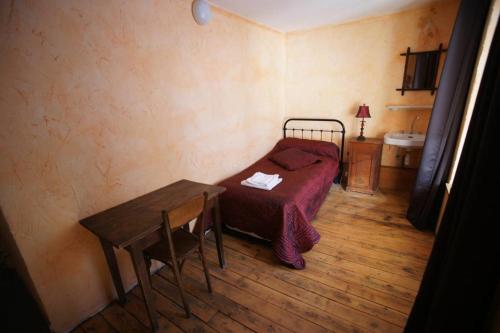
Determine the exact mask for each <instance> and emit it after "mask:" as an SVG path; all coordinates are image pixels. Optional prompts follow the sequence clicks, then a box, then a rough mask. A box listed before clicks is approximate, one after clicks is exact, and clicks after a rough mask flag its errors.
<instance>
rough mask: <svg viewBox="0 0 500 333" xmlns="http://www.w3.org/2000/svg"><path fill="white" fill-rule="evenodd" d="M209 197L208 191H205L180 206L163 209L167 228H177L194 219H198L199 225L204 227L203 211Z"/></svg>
mask: <svg viewBox="0 0 500 333" xmlns="http://www.w3.org/2000/svg"><path fill="white" fill-rule="evenodd" d="M207 197H208V193H206V192H204V193H203V194H200V195H198V196H196V197H193V198H191V199H190V200H189V201H187V202H185V203H183V204H182V205H181V206H179V207H176V208H174V209H171V210H170V211H163V212H162V213H163V214H162V215H163V222H164V224H165V228H168V229H170V230H173V229H177V228H179V227H182V226H184V225H186V224H188V223H189V222H191V221H192V220H193V219H197V221H196V222H197V223H196V224H197V227H201V228H202V229H204V226H203V220H204V214H203V213H204V211H205V206H206V202H207ZM198 224H200V225H198Z"/></svg>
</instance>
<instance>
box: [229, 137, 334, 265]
mask: <svg viewBox="0 0 500 333" xmlns="http://www.w3.org/2000/svg"><path fill="white" fill-rule="evenodd" d="M289 147H296V148H300V149H302V150H304V151H308V152H310V153H315V154H316V155H320V156H319V159H320V162H318V163H315V164H312V165H309V166H306V167H304V168H301V169H299V170H295V171H288V170H286V169H284V168H282V167H280V166H279V165H277V164H275V163H274V162H272V161H270V160H269V158H268V157H269V156H270V155H272V154H274V153H275V152H278V151H282V150H284V149H286V148H289ZM338 164H339V163H338V148H337V146H335V144H332V143H327V142H320V141H312V140H300V139H283V140H281V141H280V142H278V144H277V145H276V146H275V147H274V149H273V150H272V151H271V152H270V153H269V154H267V155H266V156H264V157H263V158H262V159H260V160H259V161H257V162H256V163H254V164H253V165H251V166H250V167H248V168H247V169H245V170H243V171H242V172H240V173H238V174H236V175H234V176H232V177H230V178H228V179H226V180H224V181H222V182H221V183H220V185H222V186H224V187H226V188H227V191H226V192H224V193H223V194H222V195H221V197H220V205H221V217H222V222H223V223H224V224H226V225H228V226H229V227H233V228H237V229H239V230H241V231H245V232H250V233H254V234H257V235H258V236H260V237H262V238H265V239H268V240H270V241H271V243H272V247H273V251H274V253H275V255H276V257H278V259H279V260H281V261H282V262H283V263H285V264H288V265H290V266H292V267H294V268H297V269H303V268H304V267H305V261H304V259H303V258H302V256H301V253H303V252H306V251H309V250H310V249H311V248H312V247H313V246H314V244H316V243H317V242H318V241H319V239H320V235H319V233H318V232H317V231H316V230H315V229H314V228H313V226H312V225H311V220H312V219H313V218H314V217H315V215H316V213H317V212H318V210H319V208H320V206H321V204H322V203H323V201H324V199H325V197H326V195H327V194H328V191H329V189H330V187H331V185H332V181H333V179H334V178H335V177H336V176H337V173H338ZM257 171H260V172H264V173H267V174H275V173H278V174H279V175H280V176H281V177H282V178H283V181H282V182H281V183H280V184H279V185H277V186H276V187H275V188H274V189H273V190H271V191H265V190H260V189H255V188H249V187H246V186H242V185H241V184H240V183H241V181H242V180H244V179H246V178H248V177H250V176H252V175H253V174H254V173H255V172H257Z"/></svg>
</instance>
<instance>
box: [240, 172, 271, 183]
mask: <svg viewBox="0 0 500 333" xmlns="http://www.w3.org/2000/svg"><path fill="white" fill-rule="evenodd" d="M277 179H279V175H278V174H274V175H267V174H265V173H262V172H256V173H254V174H253V176H252V177H250V178H247V179H246V181H247V182H248V183H250V184H253V185H257V186H268V185H270V184H274V183H275V182H276V180H277Z"/></svg>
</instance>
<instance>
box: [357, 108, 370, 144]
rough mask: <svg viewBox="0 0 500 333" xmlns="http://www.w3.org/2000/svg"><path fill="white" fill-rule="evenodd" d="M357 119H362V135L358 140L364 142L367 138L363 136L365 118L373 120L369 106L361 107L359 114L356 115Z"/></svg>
mask: <svg viewBox="0 0 500 333" xmlns="http://www.w3.org/2000/svg"><path fill="white" fill-rule="evenodd" d="M356 118H361V133H359V136H358V138H357V140H358V141H364V140H365V137H364V136H363V129H364V127H365V118H371V116H370V108H369V107H368V105H364V104H363V105H360V106H359V109H358V113H356Z"/></svg>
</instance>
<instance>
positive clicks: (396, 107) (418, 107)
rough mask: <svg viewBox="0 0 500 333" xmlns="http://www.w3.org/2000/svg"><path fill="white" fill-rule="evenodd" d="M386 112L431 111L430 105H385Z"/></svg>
mask: <svg viewBox="0 0 500 333" xmlns="http://www.w3.org/2000/svg"><path fill="white" fill-rule="evenodd" d="M385 107H386V108H387V109H388V110H391V111H395V110H432V105H386V106H385Z"/></svg>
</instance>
